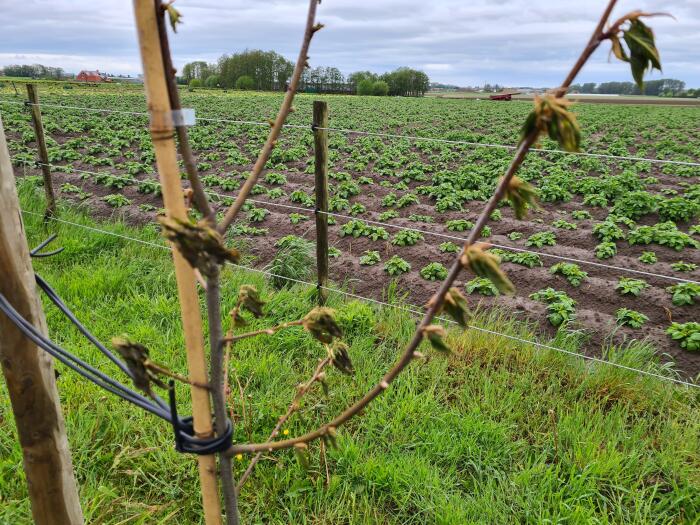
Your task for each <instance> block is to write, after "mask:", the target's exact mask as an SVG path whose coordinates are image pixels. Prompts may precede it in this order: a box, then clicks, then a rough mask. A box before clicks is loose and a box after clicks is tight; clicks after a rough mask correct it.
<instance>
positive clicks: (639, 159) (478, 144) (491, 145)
mask: <svg viewBox="0 0 700 525" xmlns="http://www.w3.org/2000/svg"><path fill="white" fill-rule="evenodd" d="M0 103H4V104H16V105H25V103H24V102H14V101H7V100H0ZM27 105H37V106H40V107H41V106H45V107H53V108H63V109H74V110H82V111H92V112H97V113H121V114H124V115H140V116H148V115H149V114H148V113H146V112H139V111H122V110H117V109H100V108H89V107H80V106H64V105H61V104H46V103H43V102H42V103H39V104H32V103H30V102H27ZM196 120H203V121H208V122H226V123H233V124H246V125H252V126H270V123H269V122H258V121H253V120H232V119H222V118H214V117H196ZM283 127H285V128H292V129H306V130H309V131H311V130H312V127H311V126H304V125H300V124H284V125H283ZM315 129H317V130H322V131H331V132H335V133H343V134H346V135H366V136H371V137H384V138H391V139H405V140H410V141H414V142H418V141H424V142H436V143H442V144H451V145H462V146H472V147H477V148H479V147H480V148H498V149H506V150H511V151H512V150H515V149H517V146H511V145H508V144H495V143H488V142H470V141H465V140H450V139H441V138H438V137H420V136H417V135H400V134H395V133H383V132H379V131H362V130H354V129H346V128H330V127H324V128H321V127H317V128H315ZM530 151H533V152H536V153H545V154H548V153H553V154H556V155H578V156H582V157H594V158H600V159H611V160H619V161H633V162H650V163H652V164H673V165H677V166H700V162H692V161H682V160H668V159H651V158H648V157H633V156H627V155H610V154H605V153H589V152H585V151H566V150H558V149H544V148H530Z"/></svg>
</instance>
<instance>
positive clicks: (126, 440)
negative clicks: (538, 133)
mask: <svg viewBox="0 0 700 525" xmlns="http://www.w3.org/2000/svg"><path fill="white" fill-rule="evenodd" d="M36 192H37V190H32V189H29V188H23V189H22V200H23V205H24V208H25V210H27V211H34V212H41V211H42V207H41V200H40V198H39V196H38V193H36ZM61 217H62V218H63V219H66V220H70V221H75V222H80V223H83V224H88V225H89V224H93V225H94V223H93V222H91V221H90V220H89V219H87V218H86V217H85V216H83V215H82V214H80V213H79V212H78V211H76V210H69V209H67V208H63V209H62V210H61ZM25 220H26V226H27V233H28V236H29V242H30V244H31V245H35V244H37V243H38V242H39V241H40V240H42V239H43V238H45V236H46V234H47V232H46V231H45V230H44V229H43V228H42V226H41V223H40V217H38V216H34V215H25ZM99 227H100V228H104V229H107V230H109V231H110V232H114V233H118V234H124V235H129V236H134V237H138V238H140V239H142V240H145V241H149V242H162V241H161V240H160V239H159V238H158V236H157V234H156V232H155V230H154V229H153V228H152V227H146V228H140V229H132V228H129V227H127V226H125V225H123V224H120V223H118V222H112V223H104V224H100V225H99ZM49 230H50V231H56V232H58V233H59V239H58V241H57V243H56V245H57V246H58V245H61V246H65V248H66V250H65V252H64V253H62V254H60V255H58V256H56V257H53V258H50V259H46V260H43V259H42V260H37V261H35V264H36V269H37V271H38V272H40V273H41V274H42V275H43V276H44V278H46V279H47V280H48V282H49V283H50V284H52V285H53V286H54V287H55V288H56V289H57V290H58V292H59V293H60V294H61V295H62V296H63V298H64V299H65V301H66V302H67V304H69V305H70V306H71V307H72V308H73V309H74V310H75V312H76V313H77V315H78V317H79V318H80V319H82V320H83V321H85V322H86V324H88V326H90V327H91V328H92V329H93V330H94V332H95V334H96V335H97V336H98V337H99V338H101V339H102V340H105V341H108V340H109V338H110V337H112V336H114V335H118V334H128V335H129V336H131V337H132V338H134V339H136V340H138V341H140V342H143V343H144V344H146V345H147V346H148V347H149V348H151V352H152V356H153V358H154V359H155V360H157V361H160V362H162V363H164V364H165V365H167V366H169V367H172V368H173V369H175V370H178V371H181V372H184V371H185V357H184V350H183V346H182V336H181V331H180V324H179V317H178V316H179V312H178V304H177V295H176V291H175V282H174V277H173V271H172V264H171V260H170V256H169V254H168V253H167V252H166V251H165V250H159V249H157V248H153V247H150V246H147V245H142V244H137V243H133V242H129V241H126V240H124V239H120V238H118V237H114V236H109V235H104V234H99V233H93V232H88V231H85V230H81V229H77V228H75V227H72V226H67V225H57V224H53V225H51V227H50V228H49ZM243 283H252V284H255V285H256V286H258V287H259V289H261V290H262V291H263V296H264V297H265V299H266V300H268V301H269V303H268V307H267V308H268V311H269V312H270V316H269V317H268V318H267V319H265V320H260V321H255V322H253V323H252V326H254V327H258V326H269V325H272V324H273V323H276V322H279V321H282V320H292V319H296V318H298V317H299V316H301V315H302V314H304V313H305V312H306V311H308V309H309V308H310V307H311V305H312V304H313V290H311V289H305V288H300V287H293V288H290V289H283V290H280V291H273V288H272V287H271V286H270V285H269V284H268V283H267V282H266V281H265V280H264V279H263V277H262V276H261V275H260V274H255V273H243V272H240V271H236V272H234V271H232V270H231V269H227V270H226V271H225V272H224V275H223V297H224V300H225V305H224V308H223V309H222V310H223V311H224V312H228V310H229V309H230V308H231V307H232V306H233V302H234V299H235V296H236V291H237V288H238V286H239V285H241V284H243ZM398 296H399V295H398V294H396V293H395V292H394V291H391V290H390V291H389V299H390V300H397V297H398ZM331 306H332V307H334V308H337V309H338V311H339V318H340V320H341V322H342V324H343V326H344V327H345V331H346V335H347V340H348V342H349V343H350V344H351V350H350V354H351V357H352V359H353V363H354V365H355V369H356V375H355V377H354V378H352V379H348V378H347V377H346V376H342V375H341V374H339V373H337V372H335V371H329V373H328V383H329V386H330V395H329V397H327V398H325V397H323V396H322V395H321V394H320V393H318V392H314V393H313V394H312V395H311V396H310V397H309V399H308V401H307V403H306V404H305V406H304V408H303V410H302V417H298V416H297V417H295V418H294V419H292V420H291V422H290V424H289V426H288V427H287V428H288V429H289V430H290V435H296V434H298V433H301V432H303V431H304V430H306V429H310V428H311V427H312V426H314V425H315V424H317V423H319V422H320V421H322V420H325V419H327V418H329V417H331V416H333V415H334V414H336V413H337V412H338V411H339V410H340V409H342V407H344V406H345V405H346V404H347V403H349V402H350V401H351V400H353V399H355V398H357V397H358V396H359V395H361V393H363V392H364V391H365V390H366V389H367V388H368V387H369V386H370V385H372V384H374V383H375V382H376V381H377V380H378V379H379V377H380V376H381V373H382V371H383V370H384V369H386V368H387V367H389V366H390V365H391V363H392V362H393V360H394V359H395V357H396V356H397V354H398V353H399V351H400V348H401V347H402V345H403V344H404V343H405V342H406V341H407V339H408V338H409V337H410V335H411V333H412V330H413V326H414V323H413V320H412V319H411V318H410V317H408V316H407V315H406V314H404V313H402V312H400V311H398V310H395V309H391V308H386V309H378V308H375V307H372V306H369V305H367V304H365V303H361V302H357V301H352V302H343V301H340V299H339V298H338V297H337V296H336V295H333V296H331ZM46 311H47V317H48V323H49V327H50V332H51V335H52V337H53V338H54V339H56V340H57V341H59V342H60V343H61V344H63V345H64V346H66V347H67V348H70V349H71V350H73V351H75V352H76V353H78V354H80V355H81V356H84V357H86V358H87V360H88V361H89V362H91V363H94V364H97V365H99V366H101V367H103V368H104V369H106V370H112V371H114V367H111V366H109V365H108V362H107V361H106V359H104V358H102V357H101V356H100V355H99V354H97V352H96V351H94V350H93V349H92V348H90V347H89V346H88V345H86V344H85V342H84V341H83V340H82V339H81V338H80V337H79V336H78V335H77V333H76V331H75V330H74V329H73V328H70V327H69V325H68V323H67V322H66V321H65V320H64V319H63V318H61V317H60V316H59V315H58V314H57V312H56V310H55V309H54V308H51V307H50V306H47V308H46ZM475 322H476V323H477V324H479V325H481V326H484V327H486V328H490V329H494V330H498V331H501V332H505V333H508V334H511V335H515V336H519V337H524V338H533V337H535V335H534V334H533V332H532V329H531V327H529V326H526V325H525V324H523V323H521V322H519V321H515V320H513V319H512V318H511V317H508V316H507V315H505V314H504V313H500V312H498V311H492V312H491V313H485V312H481V313H477V316H476V320H475ZM449 341H450V344H451V345H452V347H453V348H454V350H455V352H454V355H452V356H451V357H449V358H444V357H441V356H437V355H434V354H433V353H432V352H431V351H430V350H429V349H428V348H423V349H422V350H423V351H424V353H426V354H428V355H429V356H430V358H429V360H428V361H427V362H424V363H423V362H416V363H415V365H414V366H412V367H411V368H410V369H409V370H408V371H407V372H405V373H404V374H403V375H401V376H400V377H399V379H398V380H397V381H396V382H395V383H394V384H393V385H392V386H391V388H390V389H389V390H388V391H387V392H386V394H385V395H383V396H382V397H380V398H379V399H378V400H377V401H375V402H374V403H373V404H372V405H371V406H370V407H369V408H368V410H367V411H366V412H365V414H364V416H363V417H361V418H359V419H354V420H352V421H351V422H350V423H349V424H348V425H347V426H345V427H342V428H341V429H340V430H339V440H338V445H339V446H338V449H336V450H331V451H329V453H328V467H329V472H330V484H329V486H327V487H326V486H324V479H325V472H324V468H323V467H321V466H320V465H319V455H318V444H314V445H312V446H311V447H310V448H311V452H312V461H311V476H310V477H309V476H307V475H306V474H305V472H304V471H302V470H301V469H300V467H299V466H298V465H297V463H296V461H295V459H294V456H293V453H291V452H282V453H276V454H274V455H272V456H271V457H270V458H267V456H266V458H267V459H266V460H264V461H261V463H260V464H259V465H258V467H257V468H256V471H255V473H254V475H253V476H252V478H251V479H250V480H249V482H248V483H247V484H246V486H245V488H244V489H243V491H242V494H241V511H242V514H243V517H244V522H245V523H265V524H267V523H275V524H287V523H294V524H298V523H333V524H335V523H357V524H361V523H362V524H364V523H396V524H422V523H444V524H448V523H453V524H465V523H660V524H661V523H664V524H666V523H697V522H698V520H699V519H700V496H699V494H700V446H699V436H700V417H699V416H700V396H698V395H697V394H696V393H695V392H687V391H685V390H683V389H680V388H674V387H672V386H671V385H670V384H668V383H665V382H661V381H659V380H656V379H654V378H648V377H647V378H641V377H638V376H637V375H636V374H634V373H632V372H627V371H625V370H621V369H617V368H612V367H608V366H599V367H595V368H590V367H586V366H585V365H583V364H582V363H581V362H580V361H578V360H572V359H571V358H568V357H566V356H563V355H562V354H559V353H554V352H548V351H542V350H537V349H535V348H533V347H531V346H527V345H521V344H518V343H514V342H512V341H509V340H507V339H503V338H498V337H494V336H491V335H488V334H484V333H481V332H477V331H474V330H472V331H467V332H464V333H462V332H454V333H451V335H450V338H449ZM552 344H555V345H557V346H560V347H562V348H565V349H568V350H576V349H577V344H578V341H577V339H576V337H574V336H572V335H568V336H567V335H564V334H562V335H560V336H559V337H558V338H557V339H556V340H555V341H553V342H552ZM322 354H323V350H322V348H321V347H320V346H319V345H318V344H317V343H316V342H314V340H312V339H311V338H310V337H309V336H308V335H307V334H306V333H304V332H303V331H302V330H301V329H298V328H294V329H290V330H288V331H286V332H283V333H280V334H278V335H276V336H270V337H262V338H259V339H249V340H245V341H243V342H241V343H240V344H239V345H237V346H236V352H235V360H234V362H233V365H234V366H235V368H236V371H237V373H238V375H239V376H240V378H241V383H242V384H243V385H247V386H246V395H249V396H250V397H249V398H248V413H247V417H246V420H245V422H244V421H243V420H241V419H240V417H241V411H240V404H239V403H238V398H237V397H236V400H235V405H236V407H237V410H238V413H237V416H238V420H237V422H236V430H235V436H236V439H237V440H246V439H248V437H249V436H248V434H250V437H252V438H253V439H254V440H262V439H264V438H265V437H266V436H267V434H268V432H269V431H270V429H271V428H272V426H273V425H274V422H275V420H276V418H277V416H278V415H279V414H280V413H282V412H283V411H284V409H285V408H286V406H287V404H288V403H289V401H290V399H291V396H292V393H293V390H294V386H295V385H296V384H297V383H298V382H300V381H302V380H303V379H305V378H306V377H308V376H309V375H310V373H311V371H312V369H313V367H314V366H315V364H316V361H317V359H318V358H319V357H321V356H322ZM652 355H653V352H652V349H651V348H650V347H648V346H646V345H643V344H638V343H633V344H630V345H629V346H627V347H625V348H614V349H608V350H607V352H606V357H608V358H609V359H611V360H613V361H616V362H620V363H624V364H625V365H628V366H634V367H640V368H644V369H647V370H654V371H658V372H660V373H671V372H670V371H669V370H668V369H666V368H663V367H661V366H660V365H658V364H656V362H655V360H654V359H653V357H652ZM58 368H59V370H60V371H61V375H60V378H59V379H58V388H59V391H60V394H61V401H62V405H63V409H64V413H65V416H66V420H67V429H68V435H69V441H70V445H71V448H72V452H73V461H74V465H75V469H76V473H77V476H78V481H79V484H80V490H81V501H82V504H83V509H84V512H85V514H86V516H87V521H88V522H89V523H110V524H118V523H119V524H124V523H129V524H136V523H149V524H150V523H187V524H189V523H201V522H202V518H201V513H200V505H199V497H198V482H197V472H196V466H195V461H194V459H193V458H192V457H190V456H184V455H179V454H177V453H176V452H174V450H173V443H172V437H171V431H170V429H169V428H168V427H167V426H166V424H164V423H163V422H162V421H160V420H158V419H156V418H154V417H153V416H148V415H145V414H143V413H141V412H139V411H138V410H137V409H134V408H132V407H131V406H130V405H127V404H125V403H124V402H122V401H119V400H116V399H114V398H112V397H109V396H107V395H105V394H103V393H102V392H101V391H100V390H98V389H97V388H96V387H94V386H92V385H91V384H87V383H85V382H84V381H83V380H81V379H80V378H78V377H76V375H75V374H73V373H72V372H70V371H66V370H63V368H62V367H61V366H59V367H58ZM114 373H115V374H116V372H114ZM0 384H2V386H1V387H0V523H3V524H4V523H8V524H9V523H12V524H14V523H29V522H30V511H29V502H28V500H27V493H26V488H25V484H24V478H23V476H22V475H21V463H22V462H21V453H20V449H19V446H18V444H17V438H16V433H15V429H14V425H13V423H12V416H11V412H10V407H9V402H8V400H7V395H6V391H5V387H4V383H1V382H0ZM179 398H180V400H181V401H182V408H181V410H182V412H183V413H185V412H187V410H188V408H187V398H188V395H187V391H186V389H181V390H180V391H179ZM246 464H247V458H246V459H245V460H244V461H237V462H236V471H237V474H238V475H240V473H241V472H242V470H243V469H244V468H245V466H246Z"/></svg>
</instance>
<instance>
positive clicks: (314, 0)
mask: <svg viewBox="0 0 700 525" xmlns="http://www.w3.org/2000/svg"><path fill="white" fill-rule="evenodd" d="M318 4H319V0H309V12H308V16H307V18H306V30H305V31H304V39H303V40H302V43H301V49H300V50H299V57H298V58H297V63H296V65H295V66H294V73H293V74H292V79H291V80H290V82H289V88H288V89H287V93H285V95H284V101H283V102H282V105H281V106H280V109H279V112H278V113H277V118H276V119H275V121H274V123H273V124H272V127H271V128H270V134H269V135H268V137H267V140H266V141H265V145H264V146H263V148H262V150H260V154H259V155H258V159H257V161H256V162H255V166H253V170H252V171H251V173H250V176H249V177H248V179H247V180H246V181H245V184H243V187H242V188H241V191H240V192H239V193H238V195H237V196H236V200H235V201H234V202H233V204H232V205H231V207H230V208H229V209H228V210H227V211H226V215H224V218H223V219H222V221H221V222H220V223H219V225H218V227H217V230H218V231H219V233H221V234H223V233H224V232H226V229H227V228H228V227H229V226H230V225H231V223H232V222H233V221H234V219H235V218H236V215H238V212H239V211H240V210H241V208H242V207H243V204H244V203H245V200H246V199H247V198H248V195H249V194H250V191H251V190H252V189H253V186H255V185H256V184H257V182H258V179H259V178H260V175H261V174H262V171H263V169H265V164H266V163H267V161H268V159H269V158H270V154H271V153H272V150H273V148H274V147H275V144H276V143H277V139H278V138H279V136H280V133H281V131H282V126H284V123H285V121H286V120H287V116H288V115H289V113H290V112H291V110H292V102H294V95H295V94H296V91H297V87H298V86H299V80H300V79H301V75H302V73H303V72H304V69H305V68H306V67H308V59H309V45H310V44H311V39H312V38H313V36H314V33H316V31H318V30H319V29H320V26H318V25H315V22H316V7H317V6H318Z"/></svg>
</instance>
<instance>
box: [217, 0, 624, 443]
mask: <svg viewBox="0 0 700 525" xmlns="http://www.w3.org/2000/svg"><path fill="white" fill-rule="evenodd" d="M616 2H617V0H610V2H609V3H608V6H607V7H606V9H605V11H604V13H603V15H602V17H601V19H600V21H599V23H598V26H597V27H596V30H595V31H594V33H593V35H592V36H591V39H590V41H589V42H588V44H587V45H586V47H585V49H584V50H583V52H582V53H581V56H580V57H579V59H578V60H577V61H576V63H575V64H574V66H573V68H572V69H571V71H570V72H569V74H568V75H567V77H566V79H565V80H564V82H563V83H562V85H561V87H559V88H558V89H557V90H556V93H557V95H559V93H561V95H563V94H564V93H566V90H567V89H568V88H569V86H570V85H571V83H572V82H573V80H574V79H575V78H576V75H577V74H578V73H579V71H580V70H581V68H582V67H583V65H584V64H585V63H586V61H587V60H588V58H590V56H591V55H592V54H593V52H594V51H595V50H596V49H597V47H598V46H599V45H600V43H601V42H602V40H603V38H602V36H603V35H604V34H603V28H604V27H605V24H606V22H607V20H608V18H609V17H610V13H611V12H612V10H613V8H614V6H615V4H616ZM538 137H539V130H536V129H535V130H532V131H531V132H530V133H529V134H528V135H526V136H525V137H523V139H522V140H521V142H520V144H519V145H518V148H517V150H516V152H515V156H514V158H513V160H512V161H511V163H510V165H509V166H508V169H507V170H506V173H505V175H504V176H503V178H502V179H501V181H500V183H499V185H498V186H497V188H496V190H495V192H494V194H493V195H492V197H491V199H490V200H489V201H488V203H487V204H486V206H485V207H484V209H483V210H482V211H481V214H480V215H479V218H478V219H477V221H476V224H475V226H474V228H473V229H472V230H471V233H470V235H469V237H468V238H467V241H466V243H465V246H464V249H463V250H462V252H461V253H460V254H459V255H458V256H457V258H456V259H455V261H454V263H453V264H452V267H451V268H450V271H449V273H448V276H447V278H446V279H445V281H444V282H443V283H442V284H441V285H440V289H439V290H438V292H437V293H436V294H435V296H433V298H432V299H431V301H430V303H429V307H428V310H427V311H426V313H425V315H424V316H423V319H422V320H421V321H420V323H419V324H418V326H417V327H416V331H415V333H414V334H413V337H412V339H411V341H410V342H409V344H408V346H407V347H406V349H405V350H404V351H403V353H402V354H401V356H400V357H399V359H398V360H397V362H396V363H395V364H394V366H392V368H391V369H390V370H389V371H388V372H387V373H386V374H385V375H384V377H382V379H381V380H380V381H379V382H378V383H377V384H376V385H375V386H374V387H373V388H372V389H371V390H370V391H369V392H367V393H366V394H365V395H364V396H363V397H362V398H360V399H359V400H357V401H356V402H355V403H354V404H353V405H352V406H350V407H348V408H346V409H345V410H344V411H343V412H342V413H341V414H340V415H338V416H337V417H336V418H334V419H333V420H332V421H330V422H328V423H326V424H324V425H322V426H321V427H319V428H317V429H316V430H314V431H312V432H309V433H307V434H304V435H302V436H298V437H295V438H291V439H286V440H283V441H267V442H265V443H250V444H237V445H233V446H232V447H231V448H229V449H228V450H227V451H226V454H239V453H246V452H247V453H251V452H262V451H266V450H267V451H273V450H280V449H286V448H291V447H293V446H295V445H297V444H299V443H308V442H309V441H312V440H314V439H318V438H321V437H323V436H325V435H328V434H329V433H332V432H333V431H334V430H335V428H337V427H339V426H340V425H342V424H343V423H345V422H346V421H348V420H349V419H351V418H352V417H353V416H355V415H357V414H358V413H360V412H361V411H362V410H363V409H364V408H365V407H366V406H367V405H369V404H370V403H371V402H372V401H373V400H374V399H375V398H376V397H378V396H379V395H380V394H382V393H383V392H384V391H385V390H386V389H387V388H389V385H390V384H391V382H392V381H393V380H394V379H395V378H396V377H397V376H398V375H399V374H400V373H401V372H402V371H403V370H404V369H405V368H406V367H407V366H408V365H409V363H411V361H413V359H414V357H416V351H417V349H418V347H419V345H420V344H421V342H422V341H423V330H424V329H425V328H426V327H427V326H429V325H430V324H431V323H432V321H433V319H434V317H435V315H437V313H438V312H439V311H440V309H441V308H442V305H443V303H444V301H445V296H446V295H447V293H448V291H449V289H450V288H451V287H452V284H453V283H454V281H455V279H456V278H457V277H458V276H459V273H460V272H461V270H462V264H461V262H460V259H461V257H462V254H463V253H464V252H465V250H466V249H467V248H468V247H469V246H470V245H472V244H474V243H475V242H477V241H478V238H479V236H480V233H481V231H482V229H483V227H484V226H485V225H486V223H487V222H488V221H489V216H490V215H491V213H492V212H493V210H495V209H496V206H497V205H498V203H499V202H500V200H501V199H502V198H503V196H504V195H505V192H506V189H507V187H508V184H509V182H510V180H511V179H512V178H513V176H514V175H515V173H516V172H517V171H518V168H519V167H520V165H521V164H522V162H523V160H524V159H525V156H526V155H527V153H528V151H529V150H530V148H531V147H532V145H533V144H534V143H535V142H536V141H537V138H538Z"/></svg>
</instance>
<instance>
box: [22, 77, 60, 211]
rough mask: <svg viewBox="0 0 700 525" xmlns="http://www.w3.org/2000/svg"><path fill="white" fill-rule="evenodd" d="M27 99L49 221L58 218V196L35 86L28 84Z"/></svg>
mask: <svg viewBox="0 0 700 525" xmlns="http://www.w3.org/2000/svg"><path fill="white" fill-rule="evenodd" d="M27 97H28V98H29V104H30V106H29V107H30V109H31V112H32V124H33V125H34V135H35V136H36V145H37V149H38V150H39V159H40V160H41V173H42V174H43V176H44V192H45V193H46V213H45V215H44V219H48V218H49V217H55V216H56V196H55V194H54V192H53V181H52V180H51V166H50V162H49V152H48V150H47V149H46V138H45V137H44V125H43V123H42V122H41V108H40V107H39V94H38V93H37V91H36V86H35V85H34V84H27Z"/></svg>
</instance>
